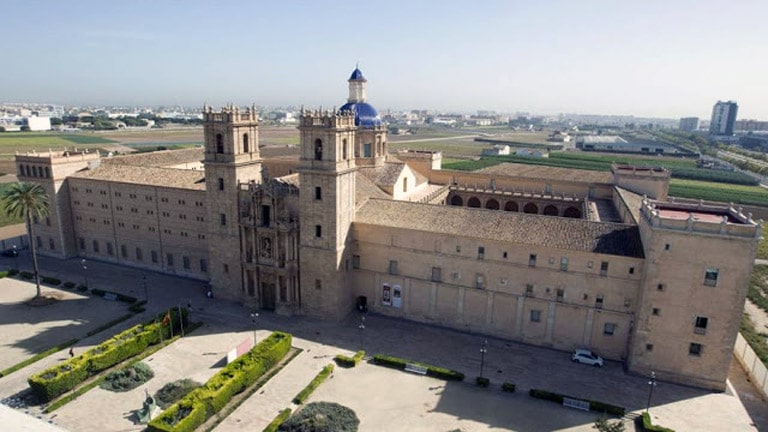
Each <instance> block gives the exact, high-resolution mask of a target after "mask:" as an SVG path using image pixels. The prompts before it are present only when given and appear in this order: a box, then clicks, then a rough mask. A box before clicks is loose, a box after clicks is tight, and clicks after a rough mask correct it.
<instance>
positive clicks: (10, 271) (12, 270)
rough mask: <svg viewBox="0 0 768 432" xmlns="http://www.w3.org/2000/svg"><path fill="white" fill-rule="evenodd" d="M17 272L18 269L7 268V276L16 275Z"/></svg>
mask: <svg viewBox="0 0 768 432" xmlns="http://www.w3.org/2000/svg"><path fill="white" fill-rule="evenodd" d="M17 274H19V269H15V268H14V269H10V270H8V276H16V275H17Z"/></svg>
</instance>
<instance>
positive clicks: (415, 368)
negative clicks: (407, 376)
mask: <svg viewBox="0 0 768 432" xmlns="http://www.w3.org/2000/svg"><path fill="white" fill-rule="evenodd" d="M405 371H406V372H413V373H417V374H419V375H426V374H427V368H425V367H424V366H419V365H416V364H413V363H408V364H406V365H405Z"/></svg>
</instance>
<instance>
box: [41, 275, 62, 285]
mask: <svg viewBox="0 0 768 432" xmlns="http://www.w3.org/2000/svg"><path fill="white" fill-rule="evenodd" d="M40 280H41V281H42V282H43V283H47V284H48V285H53V286H59V285H61V279H56V278H55V277H50V276H41V277H40Z"/></svg>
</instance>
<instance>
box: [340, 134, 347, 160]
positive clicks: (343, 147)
mask: <svg viewBox="0 0 768 432" xmlns="http://www.w3.org/2000/svg"><path fill="white" fill-rule="evenodd" d="M341 158H342V159H344V160H347V140H346V139H343V140H341Z"/></svg>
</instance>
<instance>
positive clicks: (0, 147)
mask: <svg viewBox="0 0 768 432" xmlns="http://www.w3.org/2000/svg"><path fill="white" fill-rule="evenodd" d="M114 142H115V141H113V140H110V139H107V138H103V137H101V136H97V135H79V134H69V133H67V134H61V133H46V134H41V133H24V132H4V133H0V156H9V155H14V154H16V152H17V151H18V152H21V153H24V152H28V151H38V152H42V151H47V150H49V149H55V150H60V149H63V148H64V147H69V148H71V147H75V146H78V147H89V148H93V147H96V146H98V145H99V144H109V143H114Z"/></svg>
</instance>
